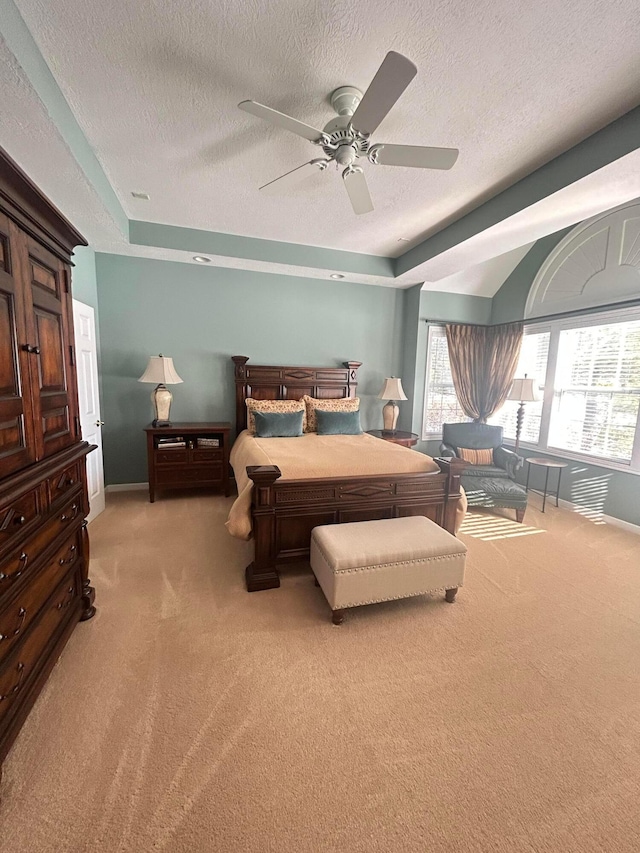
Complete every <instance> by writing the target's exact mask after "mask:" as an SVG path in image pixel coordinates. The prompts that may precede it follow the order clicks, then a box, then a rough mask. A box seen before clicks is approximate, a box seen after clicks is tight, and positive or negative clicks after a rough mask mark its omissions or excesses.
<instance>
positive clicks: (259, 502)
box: [245, 465, 281, 592]
mask: <svg viewBox="0 0 640 853" xmlns="http://www.w3.org/2000/svg"><path fill="white" fill-rule="evenodd" d="M280 474H281V472H280V469H279V468H278V467H277V465H248V466H247V476H248V477H249V479H250V480H253V498H252V515H253V541H254V545H255V552H254V557H253V563H251V564H250V565H248V566H247V569H246V571H245V579H246V582H247V591H248V592H258V591H259V590H261V589H274V588H275V587H278V586H280V576H279V575H278V570H277V569H276V507H275V495H274V490H273V488H272V486H273V484H274V483H275V481H276V480H277V479H278V477H280Z"/></svg>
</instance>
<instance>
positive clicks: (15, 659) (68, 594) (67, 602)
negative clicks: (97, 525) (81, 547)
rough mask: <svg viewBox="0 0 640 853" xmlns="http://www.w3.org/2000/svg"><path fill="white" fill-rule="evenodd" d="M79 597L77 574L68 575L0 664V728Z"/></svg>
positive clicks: (69, 615) (69, 616)
mask: <svg viewBox="0 0 640 853" xmlns="http://www.w3.org/2000/svg"><path fill="white" fill-rule="evenodd" d="M79 596H80V589H79V582H78V573H77V572H76V573H75V574H70V576H69V577H68V578H67V579H66V580H65V581H64V582H63V583H62V584H60V586H59V587H58V588H57V590H56V591H55V593H54V595H53V597H52V598H51V602H50V604H48V605H46V607H45V609H44V610H43V611H41V613H40V616H39V617H37V620H36V624H35V625H32V628H31V631H30V632H29V633H28V634H27V635H26V636H25V637H24V639H23V640H22V642H21V643H19V644H18V645H17V646H15V647H14V649H13V651H12V652H11V653H10V654H9V655H8V656H7V657H6V658H5V660H4V661H2V662H1V663H0V727H2V726H3V725H4V724H5V722H6V721H7V718H8V717H9V716H10V715H11V712H12V708H13V706H14V705H16V704H17V702H18V701H19V697H20V694H21V693H22V691H23V690H25V689H26V688H27V686H28V684H29V681H30V679H31V677H32V676H33V675H34V674H35V673H36V672H37V670H38V668H39V664H41V663H44V662H45V660H46V658H45V657H44V651H45V649H46V647H47V645H48V644H49V642H50V641H51V640H52V638H53V636H54V635H55V634H56V633H57V631H58V630H59V629H60V627H61V626H62V624H63V623H65V622H67V621H68V620H69V619H70V618H71V615H72V613H73V612H74V610H75V609H76V608H74V604H75V605H76V607H77V606H78V605H77V602H78V600H79Z"/></svg>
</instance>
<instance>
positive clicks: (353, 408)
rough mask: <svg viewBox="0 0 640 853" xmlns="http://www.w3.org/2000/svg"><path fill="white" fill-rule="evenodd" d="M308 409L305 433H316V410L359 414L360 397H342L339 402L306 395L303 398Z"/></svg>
mask: <svg viewBox="0 0 640 853" xmlns="http://www.w3.org/2000/svg"><path fill="white" fill-rule="evenodd" d="M302 399H303V400H304V404H305V406H306V407H307V425H306V427H305V430H304V431H305V432H316V429H317V424H316V409H322V411H323V412H358V411H359V410H360V397H340V398H339V399H337V400H320V399H318V398H317V397H309V395H308V394H305V395H304V397H303V398H302Z"/></svg>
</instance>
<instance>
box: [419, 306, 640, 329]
mask: <svg viewBox="0 0 640 853" xmlns="http://www.w3.org/2000/svg"><path fill="white" fill-rule="evenodd" d="M638 306H640V299H628V300H627V301H626V302H609V303H607V304H606V305H594V306H592V307H590V308H579V309H577V310H575V311H562V312H561V313H559V314H542V315H541V316H540V317H525V318H523V319H520V320H507V321H506V322H502V323H463V322H462V321H461V320H429V319H423V322H425V323H434V324H436V323H437V325H439V326H506V325H508V324H509V323H524V324H525V326H529V325H532V324H534V323H546V322H549V321H551V320H559V319H562V318H563V317H583V316H585V315H588V314H599V313H601V312H602V311H614V310H616V309H621V308H637V307H638Z"/></svg>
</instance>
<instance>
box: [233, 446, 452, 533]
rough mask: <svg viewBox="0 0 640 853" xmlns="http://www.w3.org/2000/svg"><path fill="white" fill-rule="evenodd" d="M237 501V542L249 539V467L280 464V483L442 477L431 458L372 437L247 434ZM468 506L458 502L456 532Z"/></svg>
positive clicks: (238, 459)
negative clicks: (396, 476)
mask: <svg viewBox="0 0 640 853" xmlns="http://www.w3.org/2000/svg"><path fill="white" fill-rule="evenodd" d="M230 459H231V465H232V467H233V470H234V472H235V475H236V483H237V486H238V497H237V499H236V501H235V502H234V504H233V506H232V507H231V512H230V513H229V518H228V520H227V523H226V527H227V530H228V531H229V533H230V534H231V535H232V536H235V537H236V538H237V539H249V538H250V537H251V492H252V489H253V482H252V481H251V480H250V479H249V478H248V477H247V470H246V469H247V465H277V466H278V468H280V470H281V472H282V477H281V479H282V480H305V479H307V478H316V477H317V478H333V477H358V476H362V475H367V474H372V475H375V474H413V473H415V472H420V471H422V472H425V473H435V474H437V473H440V468H439V467H438V464H437V463H436V462H434V461H433V459H432V458H431V457H430V456H426V455H425V454H424V453H417V452H416V451H414V450H409V449H408V448H406V447H400V446H399V445H397V444H393V443H392V442H390V441H381V440H380V439H379V438H374V436H372V435H367V434H366V433H363V434H362V435H318V434H317V433H315V432H310V433H306V434H305V435H301V436H299V437H297V438H254V437H253V436H251V435H249V433H248V432H247V431H246V430H245V431H244V432H241V433H240V435H239V436H238V438H237V440H236V442H235V444H234V445H233V448H232V450H231V457H230ZM466 508H467V502H466V499H465V497H464V495H463V497H462V498H461V499H460V501H459V502H458V509H457V513H456V530H457V529H458V527H459V526H460V524H461V523H462V519H463V518H464V514H465V512H466Z"/></svg>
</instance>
